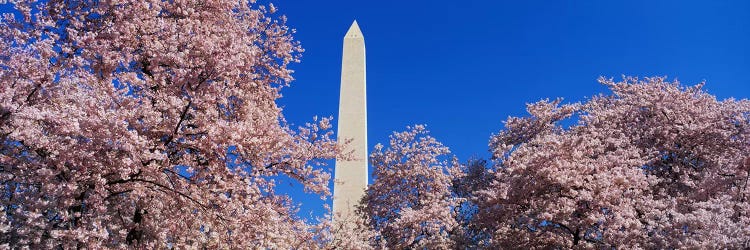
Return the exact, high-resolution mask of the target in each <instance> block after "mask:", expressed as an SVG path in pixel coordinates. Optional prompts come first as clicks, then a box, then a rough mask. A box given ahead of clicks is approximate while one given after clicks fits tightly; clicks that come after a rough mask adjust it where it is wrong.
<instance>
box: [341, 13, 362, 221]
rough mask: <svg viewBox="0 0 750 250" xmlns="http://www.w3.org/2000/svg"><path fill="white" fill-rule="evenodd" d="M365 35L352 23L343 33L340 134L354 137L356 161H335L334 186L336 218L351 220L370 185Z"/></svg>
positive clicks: (353, 144)
mask: <svg viewBox="0 0 750 250" xmlns="http://www.w3.org/2000/svg"><path fill="white" fill-rule="evenodd" d="M365 79H366V77H365V38H364V37H363V36H362V31H361V30H360V29H359V25H357V21H354V23H352V26H351V27H350V28H349V31H347V32H346V35H345V36H344V55H343V58H342V62H341V94H340V99H339V122H338V125H339V127H338V137H339V139H340V141H343V140H346V139H351V140H352V141H351V143H350V144H349V149H351V150H354V155H353V156H354V158H355V160H351V161H345V160H336V171H335V176H334V178H335V179H336V182H335V184H334V188H333V213H334V217H333V218H334V220H336V219H338V218H341V219H348V218H351V215H353V214H354V209H355V205H356V204H357V203H358V202H359V200H360V199H361V198H362V196H363V195H364V191H365V188H367V162H368V161H367V95H366V89H367V88H366V85H365Z"/></svg>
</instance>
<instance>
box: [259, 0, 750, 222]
mask: <svg viewBox="0 0 750 250" xmlns="http://www.w3.org/2000/svg"><path fill="white" fill-rule="evenodd" d="M565 2H567V3H563V1H461V2H459V1H424V0H412V1H393V0H384V1H340V0H335V1H298V0H294V1H293V0H278V1H273V3H274V4H275V5H276V6H277V7H278V8H279V11H280V12H281V13H283V14H286V15H287V17H288V25H289V26H290V27H292V28H295V29H297V34H296V38H297V39H298V40H299V41H301V43H302V46H303V47H304V48H305V49H306V51H305V53H304V54H303V57H302V62H301V63H300V64H296V65H293V66H292V68H293V69H295V70H296V73H295V74H294V76H295V77H296V81H295V82H293V83H292V86H291V87H289V88H286V89H284V90H283V92H282V93H283V94H284V97H283V99H282V100H280V101H279V103H280V104H282V105H283V106H284V107H285V115H286V116H287V120H288V121H290V122H292V123H296V124H302V123H304V122H306V121H309V120H310V118H311V117H312V116H314V115H321V116H336V115H337V112H338V95H339V81H340V79H339V77H340V76H339V74H340V71H341V66H340V63H341V49H342V40H343V36H344V33H346V30H347V29H348V27H349V25H350V24H351V22H352V21H353V20H354V19H356V20H357V21H358V23H359V25H360V27H361V28H362V31H363V33H364V36H365V43H366V48H367V70H368V71H367V91H368V113H369V114H368V123H369V124H368V129H369V132H368V140H369V143H370V148H372V147H373V146H374V145H375V144H376V143H378V142H380V143H384V144H385V143H387V141H388V135H389V134H391V133H392V132H393V131H401V130H403V129H404V128H405V126H407V125H410V124H427V125H428V129H429V130H431V131H432V135H433V136H435V137H436V138H437V139H438V140H440V141H442V142H443V143H444V144H446V145H447V146H449V147H450V148H451V150H452V151H453V152H454V153H455V154H456V155H457V156H459V157H460V158H461V159H462V160H466V159H467V158H469V157H471V156H478V157H488V156H489V153H488V151H487V143H488V140H489V137H490V135H491V134H493V133H497V132H498V131H499V130H500V129H502V127H503V124H502V121H503V120H505V119H506V118H507V117H508V116H516V115H524V114H525V109H524V108H525V106H524V105H525V103H529V102H534V101H537V100H540V99H544V98H556V97H563V98H565V100H566V101H579V100H585V98H586V97H590V96H592V95H595V94H597V93H601V92H604V91H606V90H605V89H604V88H603V87H602V86H600V85H599V84H598V83H597V82H596V79H597V78H598V77H599V76H605V77H614V78H615V79H620V77H621V76H622V75H629V76H641V77H644V76H667V77H669V78H670V79H674V78H677V79H679V80H680V81H681V82H683V84H691V85H692V84H695V83H698V82H700V81H703V80H705V81H706V82H707V84H706V86H705V88H704V89H706V90H707V91H709V92H710V93H712V94H715V95H717V96H718V97H719V98H720V99H724V98H727V97H736V98H748V97H750V74H749V73H750V1H619V2H614V1H575V2H574V1H565ZM292 194H293V195H294V196H295V198H297V200H296V201H298V202H302V203H303V205H302V213H305V214H309V212H310V211H313V214H320V213H322V211H323V210H322V209H320V208H319V207H320V206H321V204H322V201H320V199H318V198H317V197H315V196H304V195H299V194H298V192H296V191H295V192H292Z"/></svg>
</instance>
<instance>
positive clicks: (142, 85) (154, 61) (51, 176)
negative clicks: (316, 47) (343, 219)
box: [0, 0, 341, 249]
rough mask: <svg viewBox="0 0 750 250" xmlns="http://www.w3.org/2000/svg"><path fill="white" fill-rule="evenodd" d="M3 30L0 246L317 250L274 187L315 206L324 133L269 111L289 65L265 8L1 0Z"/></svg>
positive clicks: (324, 192) (279, 31) (288, 40)
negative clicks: (288, 182) (5, 3)
mask: <svg viewBox="0 0 750 250" xmlns="http://www.w3.org/2000/svg"><path fill="white" fill-rule="evenodd" d="M10 2H11V3H9V4H10V5H12V8H13V11H12V12H10V13H5V14H4V15H3V16H2V23H1V24H0V67H1V68H2V71H0V139H1V140H2V141H0V182H1V183H2V185H1V187H0V188H1V189H2V190H1V191H2V193H1V194H0V202H2V206H0V211H2V214H0V232H2V233H0V244H4V245H3V246H2V247H6V248H7V247H12V248H16V247H18V248H23V247H29V248H32V249H36V248H58V247H62V248H65V249H67V248H93V249H97V248H105V247H106V248H109V247H138V248H148V249H154V248H166V247H174V248H185V247H202V248H225V247H230V246H231V247H232V248H257V247H261V246H262V247H267V248H286V249H299V248H317V247H319V246H320V245H319V244H320V243H321V242H320V241H319V239H320V236H319V235H316V232H319V231H325V230H323V229H320V225H317V224H315V223H310V222H307V221H305V220H302V219H300V218H298V217H297V216H296V215H295V209H294V206H295V205H294V203H293V201H291V200H290V198H289V197H287V196H284V195H278V194H276V193H275V190H276V189H275V179H276V176H279V175H284V176H288V177H290V178H293V179H296V180H297V181H299V182H300V183H301V184H302V185H303V186H304V188H305V190H306V191H309V192H314V193H317V194H320V195H321V196H328V195H330V192H329V190H328V186H327V185H328V183H329V179H330V176H329V174H327V173H326V172H325V171H323V170H321V168H319V167H316V166H317V165H320V164H324V163H325V161H326V160H329V159H333V158H335V157H337V156H341V154H340V152H341V150H340V148H339V145H338V144H337V143H336V142H335V141H334V140H332V139H331V135H332V134H331V131H330V130H329V129H330V127H331V124H330V121H329V120H330V119H327V118H324V119H315V120H314V122H311V123H310V124H307V125H306V126H303V127H300V128H292V127H290V126H289V125H288V124H287V123H286V122H285V121H284V118H283V115H282V113H281V108H280V107H278V106H277V104H276V102H275V101H276V100H277V99H278V98H279V97H280V92H279V91H280V90H281V89H282V87H284V86H287V85H288V84H289V82H290V81H292V77H291V73H292V71H291V70H290V69H288V68H287V66H288V65H289V64H290V63H294V62H297V61H298V60H299V53H300V52H301V51H302V49H301V47H300V46H299V44H298V42H296V41H295V40H294V39H293V37H292V33H293V30H290V29H289V28H288V27H287V26H286V25H285V24H284V23H285V19H284V17H280V16H278V15H276V14H274V12H275V7H274V6H273V5H268V6H262V5H258V4H256V3H255V1H249V2H246V1H227V0H208V1H203V0H201V1H196V0H175V1H161V0H145V1H144V0H138V1H131V0H124V1H107V0H105V1H61V0H49V1H22V0H17V1H10Z"/></svg>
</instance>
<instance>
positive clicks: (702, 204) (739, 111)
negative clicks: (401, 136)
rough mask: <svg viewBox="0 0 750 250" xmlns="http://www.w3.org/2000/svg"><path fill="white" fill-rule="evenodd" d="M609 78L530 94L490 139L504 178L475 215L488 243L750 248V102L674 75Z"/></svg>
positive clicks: (481, 196) (482, 198) (484, 193)
mask: <svg viewBox="0 0 750 250" xmlns="http://www.w3.org/2000/svg"><path fill="white" fill-rule="evenodd" d="M600 82H601V83H602V84H604V85H606V86H607V87H609V88H610V90H611V91H612V94H611V95H599V96H596V97H594V98H591V99H590V100H588V101H586V102H584V103H573V104H561V101H560V100H556V101H541V102H538V103H534V104H530V105H528V107H527V110H528V112H529V114H530V116H529V117H523V118H518V117H511V118H509V119H508V120H507V121H506V123H505V129H504V130H502V131H501V132H500V133H499V134H497V135H495V136H493V137H492V139H491V143H490V146H491V150H492V152H493V154H494V158H495V160H496V162H497V167H496V168H495V176H496V179H497V180H496V181H494V182H492V184H491V185H490V186H489V187H488V188H485V189H484V190H481V191H478V194H477V195H478V196H477V198H476V201H477V203H478V206H479V210H478V211H479V213H478V214H477V216H476V219H475V222H474V223H476V225H479V226H481V227H483V228H484V229H485V230H486V232H488V233H489V234H490V235H491V239H490V242H489V243H490V244H491V245H492V246H493V247H497V248H503V247H514V248H538V247H553V248H556V247H559V248H578V249H581V248H627V249H633V248H735V249H737V248H747V247H750V245H749V244H750V227H748V226H747V225H748V224H749V223H750V217H749V216H748V212H750V210H749V209H750V203H748V200H747V196H748V190H747V185H748V178H749V177H748V176H750V175H748V171H750V101H748V100H734V99H727V100H722V101H720V100H717V99H716V97H714V96H712V95H710V94H708V93H706V92H704V91H703V90H702V86H703V84H699V85H697V86H692V87H684V86H681V85H680V84H679V83H678V82H667V81H665V79H664V78H646V79H644V80H639V79H636V78H626V79H625V80H624V81H622V82H614V81H612V80H609V79H600ZM566 120H572V121H573V125H569V126H566V124H570V123H569V122H568V123H566ZM575 121H577V123H575Z"/></svg>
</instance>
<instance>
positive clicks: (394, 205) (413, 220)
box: [361, 125, 457, 249]
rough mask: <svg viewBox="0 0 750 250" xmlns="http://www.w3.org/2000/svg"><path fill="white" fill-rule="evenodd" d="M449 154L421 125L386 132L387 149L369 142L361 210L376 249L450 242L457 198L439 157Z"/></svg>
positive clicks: (448, 245)
mask: <svg viewBox="0 0 750 250" xmlns="http://www.w3.org/2000/svg"><path fill="white" fill-rule="evenodd" d="M449 153H450V151H449V150H448V148H447V147H445V146H443V145H442V144H441V143H440V142H438V141H437V140H436V139H435V138H433V137H431V136H429V133H428V131H427V130H426V129H425V127H424V126H422V125H416V126H413V127H407V131H404V132H398V133H394V134H393V135H391V137H390V144H389V147H388V148H384V146H383V145H382V144H378V145H376V146H375V150H374V152H372V154H371V156H370V161H371V163H372V166H373V168H374V169H373V182H372V184H371V185H370V186H369V187H368V188H367V191H366V194H365V197H364V198H363V199H362V208H361V213H362V214H364V215H365V218H367V219H368V220H369V225H370V226H371V227H372V228H373V229H374V230H375V231H377V232H378V233H379V234H380V237H381V240H382V241H384V243H383V245H380V246H379V247H387V248H395V249H404V248H427V249H449V248H451V246H453V245H454V243H453V240H452V239H451V231H453V230H454V228H455V227H456V226H457V222H456V220H455V213H454V210H453V208H454V207H455V206H456V204H457V200H455V199H454V198H455V197H453V196H452V193H451V189H450V188H451V182H452V175H451V171H456V170H455V168H454V167H452V165H450V164H449V163H448V162H447V161H446V160H445V159H442V158H444V157H446V156H448V154H449ZM376 242H380V241H376Z"/></svg>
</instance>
